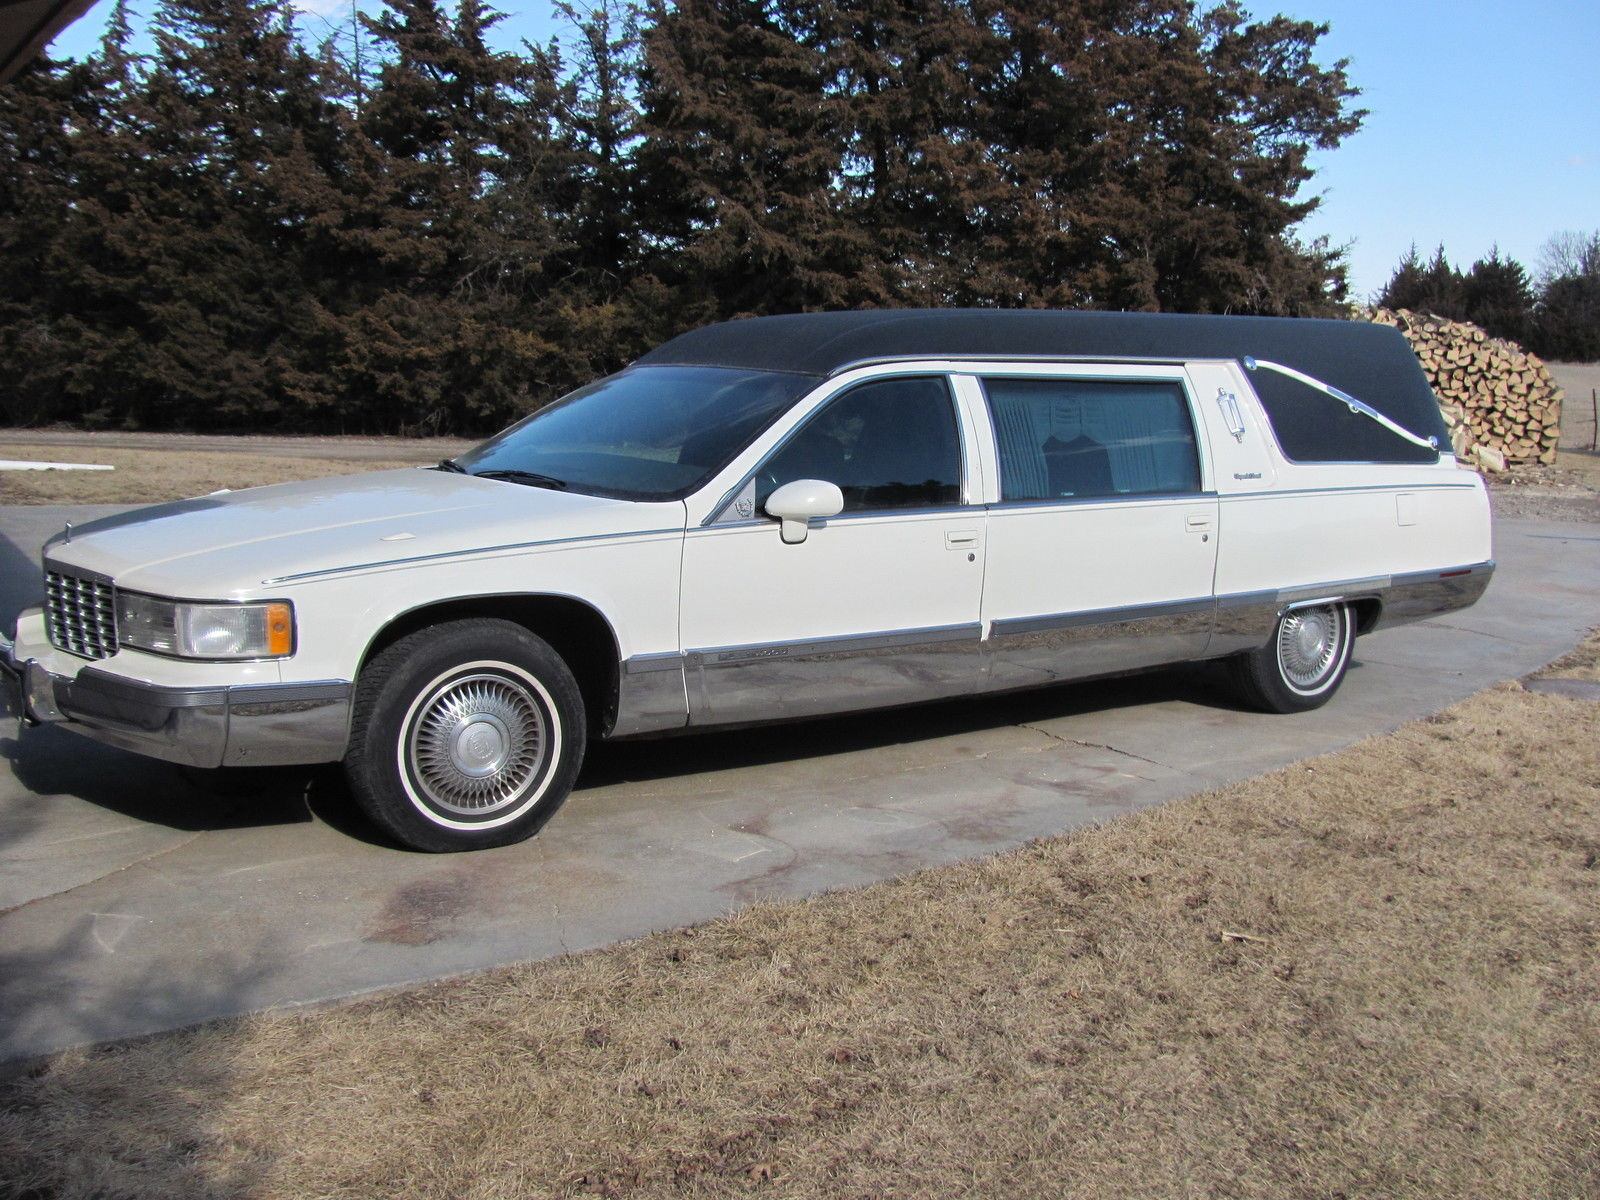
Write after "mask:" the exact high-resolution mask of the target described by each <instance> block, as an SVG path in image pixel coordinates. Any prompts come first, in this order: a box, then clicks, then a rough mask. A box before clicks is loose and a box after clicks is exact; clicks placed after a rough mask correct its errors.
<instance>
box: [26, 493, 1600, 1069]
mask: <svg viewBox="0 0 1600 1200" xmlns="http://www.w3.org/2000/svg"><path fill="white" fill-rule="evenodd" d="M103 511H106V510H104V509H99V510H85V509H77V510H70V509H65V508H53V509H44V508H36V509H24V508H11V509H0V620H3V621H5V622H6V623H7V624H8V625H9V622H10V620H11V615H12V614H13V613H14V612H15V610H16V609H17V608H18V607H19V606H20V605H21V604H23V603H24V602H28V603H32V602H33V596H34V595H35V594H36V592H37V590H38V582H37V580H38V577H37V568H36V566H35V565H34V563H33V561H32V560H33V559H34V556H35V553H36V548H37V546H38V545H39V543H40V542H41V541H42V539H43V537H44V536H45V535H46V534H48V533H50V532H52V531H54V530H56V529H59V528H60V526H61V524H62V522H63V521H65V520H80V519H84V518H86V517H87V516H88V515H90V513H91V512H103ZM75 514H76V515H75ZM1496 556H1497V558H1498V559H1499V562H1500V569H1499V572H1498V574H1497V575H1496V577H1495V580H1494V582H1493V584H1492V586H1491V587H1490V589H1489V593H1488V595H1487V597H1486V598H1485V599H1484V601H1483V602H1482V603H1480V604H1479V605H1478V606H1477V607H1475V608H1473V609H1470V610H1467V611H1466V612H1463V613H1458V614H1453V615H1452V616H1451V617H1448V618H1445V619H1443V620H1440V621H1436V622H1431V623H1427V624H1424V625H1418V626H1411V627H1408V628H1403V629H1398V630H1394V631H1392V632H1387V633H1381V634H1377V635H1375V636H1373V637H1371V638H1366V639H1363V640H1362V641H1361V642H1359V643H1358V645H1357V649H1356V660H1355V662H1354V663H1353V665H1352V670H1351V673H1350V676H1349V679H1348V680H1347V682H1346V684H1345V686H1344V689H1343V690H1342V691H1341V693H1340V694H1339V695H1338V696H1337V697H1336V698H1335V699H1334V701H1333V702H1332V703H1331V704H1330V705H1329V706H1328V707H1326V708H1324V709H1322V710H1320V711H1318V712H1315V713H1311V714H1307V715H1304V716H1298V717H1269V716H1263V715H1258V714H1253V713H1245V712H1241V711H1239V710H1237V709H1236V708H1235V707H1234V706H1233V704H1232V702H1231V701H1230V700H1229V698H1228V697H1227V695H1226V693H1225V692H1223V691H1222V690H1221V689H1220V688H1218V687H1217V686H1216V685H1215V684H1214V683H1213V682H1212V680H1211V678H1210V676H1209V674H1208V673H1207V672H1205V671H1203V670H1186V671H1174V672H1166V673H1161V674H1156V675H1150V676H1144V677H1140V678H1136V679H1130V680H1120V681H1113V682H1102V683H1091V684H1083V685H1076V686H1072V687H1066V688H1058V689H1055V690H1051V691H1048V692H1042V693H1033V694H1030V695H1023V696H1014V697H1005V698H998V699H991V700H984V701H980V702H971V701H968V702H958V703H950V704H943V705H938V706H934V707H928V708H922V709H915V710H909V711H902V712H897V713H891V714H878V715H868V716H859V717H852V718H848V719H837V720H830V721H822V722H814V723H811V724H807V725H797V726H789V727H784V728H774V729H768V730H759V731H754V732H741V733H733V734H713V735H706V736H701V737H694V738H681V739H676V740H668V741H659V742H649V743H639V744H633V745H626V744H624V745H614V746H601V747H597V748H596V750H595V752H594V754H593V757H592V760H591V763H590V765H589V767H588V769H587V770H586V771H585V773H584V776H583V778H582V780H581V781H580V784H579V786H578V789H577V790H576V791H575V792H574V794H573V796H572V799H571V801H570V802H569V803H568V805H567V807H566V808H565V809H564V810H563V811H562V813H561V814H559V815H558V816H557V817H556V819H555V820H553V821H552V822H551V823H550V824H549V825H548V826H547V827H546V829H545V831H544V832H543V833H542V834H540V835H539V837H538V838H536V839H535V840H534V841H532V842H529V843H525V844H523V845H520V846H512V847H508V848H505V849H502V850H496V851H490V852H486V853H481V854H475V855H469V856H462V857H450V858H439V857H431V856H427V855H420V854H411V853H406V852H403V851H399V850H395V849H392V848H390V847H388V846H385V845H382V844H379V843H378V842H377V841H376V840H375V839H374V838H373V836H372V835H371V834H370V833H369V831H368V830H367V829H366V827H365V826H364V825H363V824H362V823H361V821H360V819H359V817H358V816H356V815H355V814H354V812H353V811H352V808H351V804H350V801H349V799H348V796H347V795H346V794H345V792H344V790H343V787H342V784H341V782H340V780H339V776H338V773H337V770H319V771H306V772H286V773H283V774H280V775H277V776H274V777H272V778H271V780H270V781H268V783H267V784H266V785H265V786H263V787H262V788H261V789H260V790H259V791H258V792H257V793H256V794H252V795H229V796H224V795H218V794H216V793H215V792H213V791H211V790H209V789H208V788H207V786H206V785H205V784H204V783H203V782H202V783H197V782H195V781H193V780H191V779H189V778H187V777H186V776H185V775H184V774H183V773H182V772H180V771H179V770H177V769H176V768H172V767H168V766H165V765H163V764H160V763H156V762H153V761H148V760H145V759H141V758H137V757H135V756H132V755H128V754H123V753H120V752H118V751H114V750H111V749H108V748H104V747H101V746H98V745H96V744H94V743H92V742H89V741H86V740H83V739H80V738H76V737H74V736H72V735H71V734H68V733H64V732H62V731H60V730H57V729H42V730H30V731H28V732H27V734H26V735H25V736H23V737H22V738H21V739H20V741H19V740H17V739H16V738H15V737H14V736H13V734H14V730H13V729H6V730H3V731H0V755H3V760H4V761H3V762H0V1061H5V1060H8V1059H16V1058H22V1057H29V1056H33V1055H37V1054H41V1053H44V1052H47V1051H51V1050H55V1049H58V1048H61V1047H65V1046H69V1045H72V1044H75V1043H81V1042H88V1041H97V1040H102V1039H109V1038H120V1037H126V1036H129V1035H132V1034H140V1033H146V1032H150V1031H154V1030H160V1029H168V1028H173V1027H177V1026H182V1025H186V1024H189V1023H192V1022H196V1021H202V1020H205V1019H208V1018H212V1017H218V1016H224V1015H229V1014H236V1013H242V1012H248V1011H251V1010H255V1009H260V1008H265V1007H268V1006H278V1005H295V1004H304V1003H309V1002H314V1001H320V1000H326V999H330V998H335V997H342V996H351V995H356V994H359V993H361V992H365V991H370V990H374V989H381V988H387V987H392V986H395V985H398V984H403V983H408V982H413V981H417V980H425V979H431V978H436V977H439V976H444V975H450V974H454V973H457V972H461V971H468V970H473V969H476V968H482V967H488V966H493V965H495V964H500V963H509V962H516V961H522V960H527V959H534V958H540V957H543V956H549V955H556V954H562V953H567V952H571V951H577V950H583V949H586V948H588V947H593V946H599V945H604V944H606V943H608V942H613V941H616V940H618V939H622V938H629V937H634V936H638V935H640V934H644V933H647V932H649V931H651V930H655V929H660V928H663V927H670V926H675V925H681V924H686V923H690V922H696V921H702V920H705V919H707V918H710V917H715V916H717V915H719V914H723V913H727V912H729V911H730V910H733V909H736V908H738V907H739V906H741V905H745V904H749V903H751V902H753V901H757V900H761V899H766V898H776V897H790V896H803V895H807V894H810V893H813V892H817V891H820V890H823V889H828V888H837V887H845V886H850V885H855V884H862V883H867V882H869V881H872V880H877V879H883V878H885V877H888V876H892V875H897V874H900V873H903V872H906V871H909V870H913V869H915V868H918V867H923V866H930V865H934V864H938V863H947V862H950V861H952V860H955V859H960V858H965V857H970V856H973V855H979V854H985V853H988V852H991V851H996V850H1002V849H1005V848H1008V847H1012V846H1016V845H1018V844H1020V843H1022V842H1024V841H1026V840H1028V839H1029V838H1033V837H1038V836H1041V835H1046V834H1055V833H1060V832H1062V831H1064V830H1068V829H1072V828H1074V827H1077V826H1080V825H1084V824H1086V823H1088V822H1092V821H1100V820H1104V819H1106V818H1108V817H1113V816H1116V815H1118V814H1120V813H1126V812H1131V811H1134V810H1135V809H1139V808H1142V807H1145V806H1148V805H1152V804H1157V803H1161V802H1163V801H1166V800H1170V799H1173V798H1175V797H1179V796H1183V795H1187V794H1190V793H1193V792H1195V791H1198V790H1202V789H1204V788H1207V787H1211V786H1213V785H1216V784H1219V783H1225V782H1229V781H1232V780H1236V779H1240V778H1244V777H1246V776H1249V775H1253V774H1257V773H1259V772H1261V771H1264V770H1267V769H1270V768H1273V767H1277V766H1280V765H1282V764H1284V763H1288V762H1292V761H1294V760H1296V759H1300V758H1304V757H1306V756H1308V755H1313V754H1318V753H1321V752H1323V751H1327V750H1331V749H1335V748H1337V747H1340V746H1343V745H1346V744H1348V743H1350V742H1352V741H1355V740H1356V739H1358V738H1361V737H1364V736H1367V735H1369V734H1372V733H1377V732H1380V731H1383V730H1388V729H1392V728H1394V727H1395V726H1397V725H1399V724H1401V723H1403V722H1405V721H1407V720H1410V719H1412V718H1415V717H1418V716H1422V715H1425V714H1427V713H1430V712H1434V711H1437V710H1438V709H1440V708H1442V707H1444V706H1446V705H1448V704H1450V703H1451V702H1453V701H1455V700H1457V699H1460V698H1461V697H1464V696H1466V695H1468V694H1470V693H1471V692H1473V691H1475V690H1477V689H1478V688H1480V687H1482V686H1484V685H1485V684H1487V683H1490V682H1493V681H1495V680H1499V679H1507V678H1511V677H1514V676H1517V675H1520V674H1522V673H1524V672H1526V671H1528V670H1531V669H1532V668H1534V667H1537V666H1539V665H1541V664H1543V663H1544V662H1546V661H1548V660H1549V659H1551V658H1553V657H1555V656H1557V655H1559V654H1561V653H1563V652H1565V651H1566V650H1568V649H1570V648H1571V647H1572V646H1573V645H1574V644H1575V643H1576V642H1577V641H1578V640H1579V638H1580V637H1581V635H1582V632H1583V630H1584V628H1585V627H1586V626H1587V625H1588V624H1590V623H1592V622H1593V621H1594V620H1595V619H1596V613H1597V612H1600V604H1597V603H1596V601H1597V599H1600V526H1594V525H1561V524H1555V523H1550V522H1532V521H1506V522H1503V523H1501V524H1500V525H1499V526H1498V530H1497V546H1496Z"/></svg>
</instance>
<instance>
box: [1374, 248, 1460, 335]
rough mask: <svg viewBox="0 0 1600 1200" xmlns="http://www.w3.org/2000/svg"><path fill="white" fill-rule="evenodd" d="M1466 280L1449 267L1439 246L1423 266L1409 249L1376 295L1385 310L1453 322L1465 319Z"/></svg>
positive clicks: (1447, 260)
mask: <svg viewBox="0 0 1600 1200" xmlns="http://www.w3.org/2000/svg"><path fill="white" fill-rule="evenodd" d="M1465 288H1466V277H1465V276H1463V275H1462V274H1461V272H1460V271H1458V270H1456V269H1455V268H1454V267H1453V266H1451V265H1450V260H1449V259H1448V258H1446V257H1445V253H1444V247H1443V246H1442V245H1441V246H1440V247H1439V248H1438V249H1436V250H1435V251H1434V252H1433V258H1431V259H1430V260H1429V261H1428V262H1427V263H1426V264H1424V263H1423V262H1422V260H1421V259H1420V258H1418V257H1417V248H1416V246H1414V245H1413V246H1412V247H1411V250H1410V252H1409V253H1408V254H1407V255H1406V257H1405V258H1403V259H1401V260H1400V265H1399V266H1397V267H1396V268H1395V272H1394V274H1393V275H1392V276H1391V277H1390V279H1389V282H1388V283H1387V284H1386V285H1385V286H1384V289H1383V291H1382V292H1381V293H1380V294H1379V296H1378V303H1379V304H1381V305H1383V306H1384V307H1385V308H1409V309H1411V310H1413V311H1415V312H1426V313H1432V314H1434V315H1435V316H1439V317H1449V318H1451V319H1452V320H1462V319H1465V317H1466V315H1467V307H1466V301H1465Z"/></svg>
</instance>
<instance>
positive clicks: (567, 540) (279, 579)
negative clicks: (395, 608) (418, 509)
mask: <svg viewBox="0 0 1600 1200" xmlns="http://www.w3.org/2000/svg"><path fill="white" fill-rule="evenodd" d="M682 532H683V530H682V529H680V528H679V527H677V526H671V527H669V528H666V529H639V530H634V531H631V532H627V533H586V534H581V535H579V536H577V537H564V538H542V539H540V540H539V541H534V542H507V543H505V544H503V545H499V546H476V547H473V548H471V549H468V550H441V551H439V552H438V553H437V554H418V555H414V556H412V557H410V558H386V559H382V560H380V561H378V562H370V563H357V564H352V565H350V566H344V567H324V568H323V569H321V570H320V571H301V572H299V573H298V574H295V575H275V576H273V577H272V578H271V579H263V580H262V581H261V585H262V586H263V587H272V586H274V585H276V584H280V583H299V582H301V581H302V580H306V579H326V578H330V577H332V576H335V575H353V574H355V573H356V572H359V571H379V570H382V569H384V568H385V567H406V566H412V565H413V564H416V563H424V562H442V561H444V560H446V559H452V558H471V557H473V556H475V555H479V554H502V553H504V552H506V551H508V550H535V549H539V548H541V547H545V546H566V545H575V544H576V543H578V542H609V541H617V540H619V539H621V538H648V537H660V536H662V535H663V534H669V533H673V534H681V533H682Z"/></svg>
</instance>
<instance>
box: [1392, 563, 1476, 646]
mask: <svg viewBox="0 0 1600 1200" xmlns="http://www.w3.org/2000/svg"><path fill="white" fill-rule="evenodd" d="M1494 568H1495V564H1494V561H1493V560H1492V559H1491V560H1489V561H1488V562H1481V563H1473V564H1472V565H1471V566H1468V567H1455V568H1451V569H1448V570H1443V571H1411V572H1407V573H1406V574H1404V575H1396V576H1395V578H1394V586H1393V587H1392V588H1390V590H1389V591H1388V593H1387V594H1386V595H1385V596H1384V598H1383V611H1382V612H1380V613H1379V615H1378V621H1377V624H1376V626H1375V628H1378V629H1388V628H1389V627H1391V626H1394V625H1409V624H1410V623H1411V622H1413V621H1421V620H1424V619H1425V618H1427V617H1436V616H1438V615H1439V614H1441V613H1447V612H1455V611H1457V610H1458V609H1463V608H1467V607H1469V606H1470V605H1473V604H1476V603H1477V602H1478V599H1479V598H1480V597H1481V596H1482V595H1483V593H1484V592H1485V591H1486V590H1487V589H1488V587H1489V581H1490V580H1491V579H1493V578H1494Z"/></svg>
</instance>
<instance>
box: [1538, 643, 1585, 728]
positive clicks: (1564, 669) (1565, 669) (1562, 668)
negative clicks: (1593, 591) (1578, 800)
mask: <svg viewBox="0 0 1600 1200" xmlns="http://www.w3.org/2000/svg"><path fill="white" fill-rule="evenodd" d="M1539 674H1540V675H1541V676H1544V677H1545V678H1547V679H1588V680H1592V681H1596V682H1600V628H1597V629H1591V630H1590V631H1589V636H1588V637H1586V638H1584V639H1583V644H1582V645H1581V646H1579V647H1578V648H1577V649H1576V650H1574V651H1573V652H1572V653H1571V654H1564V655H1562V656H1561V657H1560V658H1558V659H1556V660H1555V662H1553V663H1551V664H1550V665H1549V666H1548V667H1546V668H1545V669H1544V670H1542V671H1540V672H1539ZM1595 753H1596V754H1600V746H1597V747H1595Z"/></svg>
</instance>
